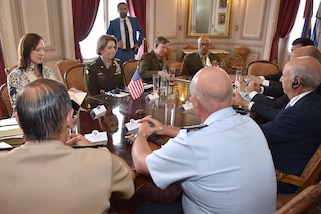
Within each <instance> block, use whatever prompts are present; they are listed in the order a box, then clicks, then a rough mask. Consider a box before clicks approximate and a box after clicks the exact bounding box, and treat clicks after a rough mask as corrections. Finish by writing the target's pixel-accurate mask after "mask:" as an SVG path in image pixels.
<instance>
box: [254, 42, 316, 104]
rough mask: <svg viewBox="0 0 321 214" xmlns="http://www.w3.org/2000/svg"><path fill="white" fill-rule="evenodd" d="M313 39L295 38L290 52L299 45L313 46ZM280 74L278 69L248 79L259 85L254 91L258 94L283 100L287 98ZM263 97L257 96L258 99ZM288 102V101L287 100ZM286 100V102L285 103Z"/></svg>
mask: <svg viewBox="0 0 321 214" xmlns="http://www.w3.org/2000/svg"><path fill="white" fill-rule="evenodd" d="M313 45H314V44H313V41H312V40H310V39H308V38H297V39H295V40H294V41H293V42H292V47H291V52H293V51H294V50H296V49H297V48H300V47H305V46H313ZM281 76H282V71H281V70H280V71H279V72H277V73H276V74H271V75H266V76H259V77H257V76H252V75H250V76H249V80H251V81H254V82H255V83H256V84H257V85H259V86H260V87H256V88H255V91H257V92H259V93H260V94H263V95H266V96H271V97H276V98H277V97H282V100H284V102H285V101H286V100H287V99H286V95H284V93H283V89H282V84H281V82H280V78H281ZM262 99H263V98H258V101H260V100H262ZM287 102H288V101H287ZM287 102H286V103H287ZM282 103H283V102H280V108H282V107H284V106H285V105H286V103H285V104H284V105H283V106H282V105H281V104H282Z"/></svg>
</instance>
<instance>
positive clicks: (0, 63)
mask: <svg viewBox="0 0 321 214" xmlns="http://www.w3.org/2000/svg"><path fill="white" fill-rule="evenodd" d="M4 68H5V64H4V59H3V52H2V45H1V40H0V85H2V84H3V83H5V82H6V81H7V77H6V74H5V73H4ZM2 117H3V110H2V108H0V118H2Z"/></svg>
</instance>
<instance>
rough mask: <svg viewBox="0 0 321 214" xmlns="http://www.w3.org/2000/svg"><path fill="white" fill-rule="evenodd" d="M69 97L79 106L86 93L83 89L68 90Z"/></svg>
mask: <svg viewBox="0 0 321 214" xmlns="http://www.w3.org/2000/svg"><path fill="white" fill-rule="evenodd" d="M68 94H69V97H70V99H71V100H73V101H74V102H75V103H77V104H78V105H79V106H81V104H82V102H83V101H84V99H85V97H86V95H87V93H86V92H83V91H77V92H73V91H68Z"/></svg>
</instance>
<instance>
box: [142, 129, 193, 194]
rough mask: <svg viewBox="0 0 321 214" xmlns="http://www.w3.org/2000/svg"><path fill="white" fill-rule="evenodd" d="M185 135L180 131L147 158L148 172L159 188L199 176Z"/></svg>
mask: <svg viewBox="0 0 321 214" xmlns="http://www.w3.org/2000/svg"><path fill="white" fill-rule="evenodd" d="M185 134H186V132H185V130H184V131H182V130H181V131H180V133H179V135H178V136H177V137H175V138H173V139H171V140H169V141H168V142H167V143H166V144H165V145H164V146H162V149H159V150H155V151H154V152H153V153H151V154H150V155H148V156H147V159H146V163H147V167H148V170H149V172H150V174H151V176H152V178H153V181H154V182H155V184H156V185H157V186H158V187H159V188H162V189H165V188H166V187H167V186H168V185H170V184H172V183H175V182H177V181H181V180H183V179H186V178H189V177H193V176H197V175H198V174H199V173H198V171H197V168H198V167H196V166H197V164H198V162H197V158H196V156H195V153H194V152H193V150H192V148H191V147H190V146H189V140H188V139H187V138H186V135H185ZM178 151H179V152H178ZM186 157H188V158H186ZM190 160H195V161H190Z"/></svg>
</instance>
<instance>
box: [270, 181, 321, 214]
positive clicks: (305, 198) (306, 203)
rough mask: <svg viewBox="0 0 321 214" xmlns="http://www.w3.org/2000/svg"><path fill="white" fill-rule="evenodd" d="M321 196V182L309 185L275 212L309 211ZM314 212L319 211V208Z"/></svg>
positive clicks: (293, 213)
mask: <svg viewBox="0 0 321 214" xmlns="http://www.w3.org/2000/svg"><path fill="white" fill-rule="evenodd" d="M320 198H321V183H318V184H315V185H311V186H309V187H307V188H306V189H304V190H303V191H302V192H300V193H299V194H297V195H296V196H295V197H294V198H292V199H291V200H290V201H289V202H288V203H286V204H285V205H284V206H283V207H282V208H281V209H279V210H277V212H276V213H275V214H303V213H313V212H311V211H312V210H313V209H318V208H316V206H315V205H316V204H317V202H318V201H319V200H320ZM315 213H320V210H318V211H317V210H315Z"/></svg>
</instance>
